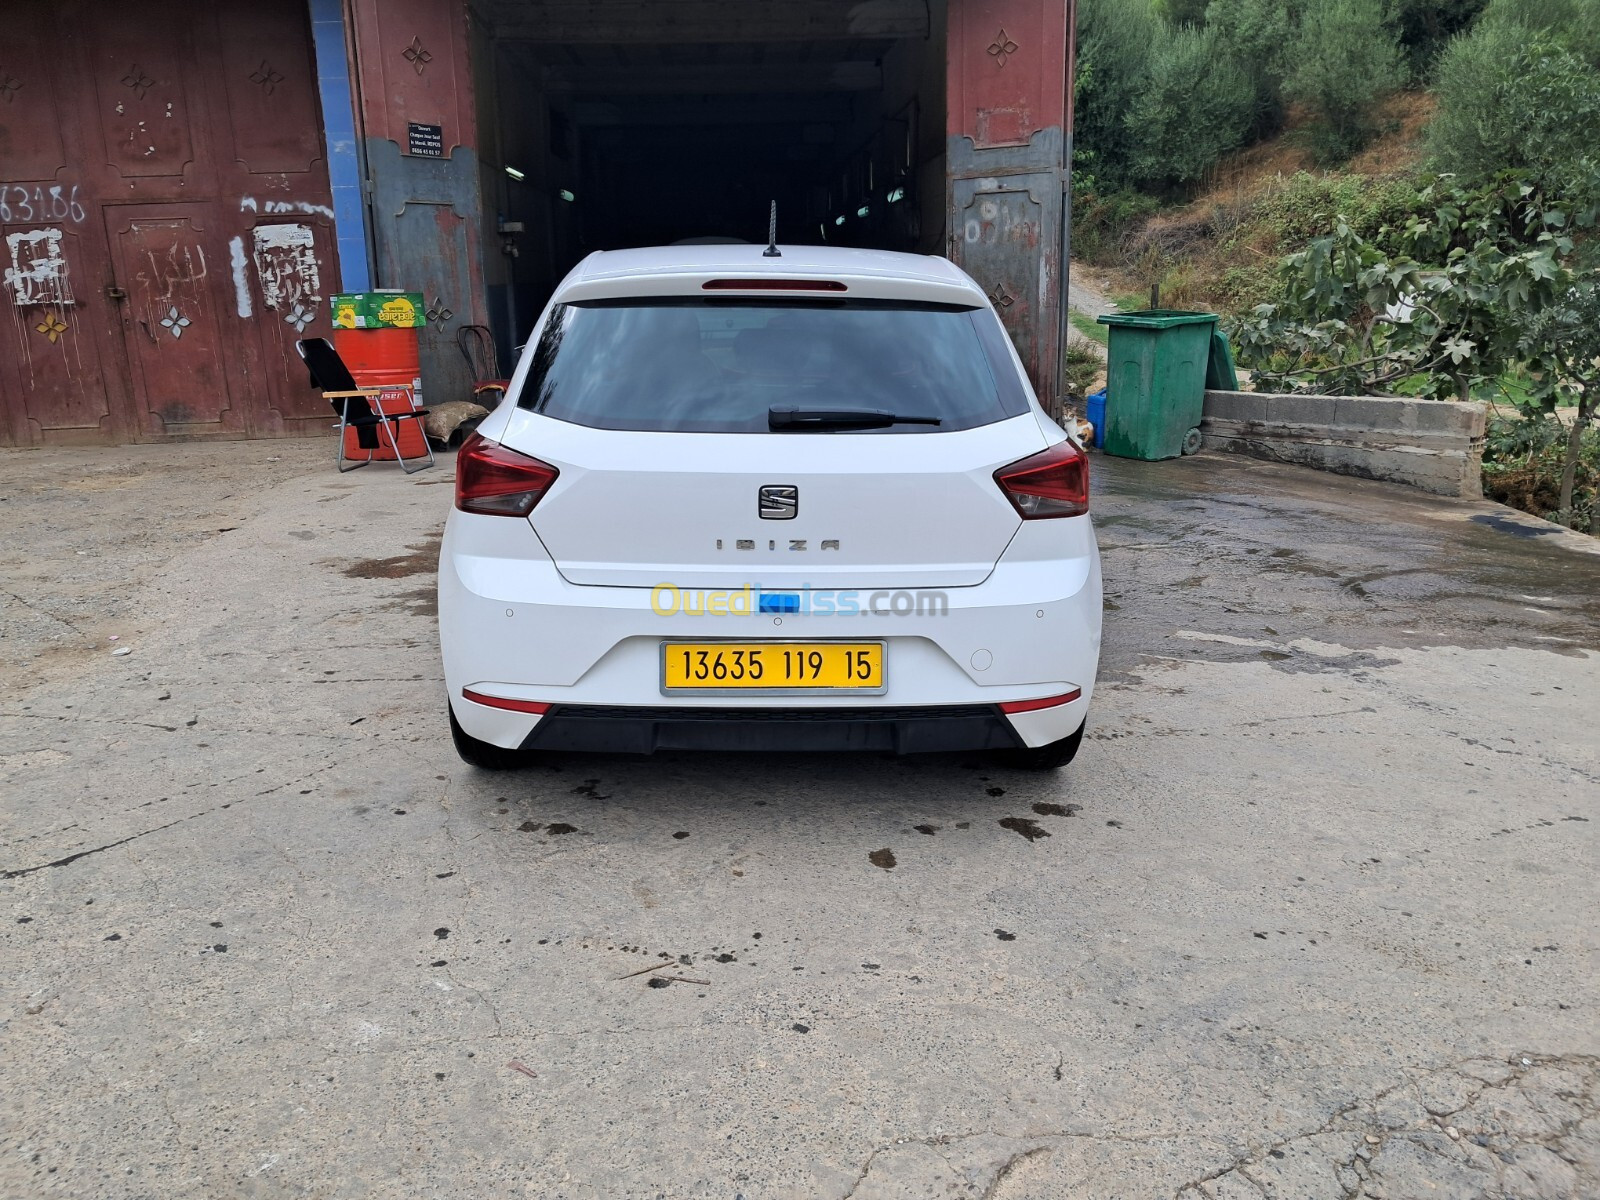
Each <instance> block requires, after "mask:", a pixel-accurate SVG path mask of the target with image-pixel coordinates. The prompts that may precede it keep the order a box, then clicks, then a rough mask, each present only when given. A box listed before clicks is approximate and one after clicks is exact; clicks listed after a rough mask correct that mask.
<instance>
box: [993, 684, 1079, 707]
mask: <svg viewBox="0 0 1600 1200" xmlns="http://www.w3.org/2000/svg"><path fill="white" fill-rule="evenodd" d="M1081 695H1083V689H1082V688H1073V689H1072V690H1071V691H1070V692H1067V693H1065V694H1064V695H1060V696H1041V697H1040V698H1039V699H1037V700H1002V701H1000V711H1001V712H1003V713H1025V712H1037V711H1038V710H1039V709H1041V708H1057V707H1059V706H1060V705H1063V704H1071V703H1072V702H1073V701H1074V700H1076V699H1077V698H1078V697H1079V696H1081Z"/></svg>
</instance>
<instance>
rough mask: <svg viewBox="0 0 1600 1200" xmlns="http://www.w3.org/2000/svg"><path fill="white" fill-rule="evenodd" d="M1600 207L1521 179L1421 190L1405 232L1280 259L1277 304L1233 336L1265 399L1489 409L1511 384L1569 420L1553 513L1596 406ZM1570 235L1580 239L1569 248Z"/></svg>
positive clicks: (1340, 223)
mask: <svg viewBox="0 0 1600 1200" xmlns="http://www.w3.org/2000/svg"><path fill="white" fill-rule="evenodd" d="M1597 219H1600V206H1595V205H1589V206H1587V207H1584V208H1581V209H1573V208H1571V207H1568V206H1566V205H1564V204H1562V203H1560V202H1558V201H1556V200H1554V199H1552V198H1551V197H1550V196H1549V195H1547V194H1546V193H1544V192H1543V191H1541V190H1540V188H1539V187H1538V185H1537V184H1536V183H1535V182H1533V181H1531V180H1529V179H1528V178H1526V177H1520V176H1516V175H1511V174H1504V175H1501V176H1499V177H1498V178H1497V179H1496V180H1495V181H1494V182H1493V183H1492V184H1491V185H1489V186H1480V187H1476V188H1468V187H1464V186H1462V185H1460V184H1457V183H1455V182H1454V181H1451V180H1448V179H1447V180H1444V181H1442V182H1440V183H1438V184H1436V185H1434V186H1431V187H1429V188H1426V189H1424V190H1423V191H1422V192H1421V193H1419V195H1418V199H1417V203H1416V205H1415V207H1414V208H1413V210H1412V211H1411V212H1410V213H1409V214H1408V215H1407V216H1406V217H1405V219H1404V220H1403V221H1399V222H1395V223H1392V224H1388V225H1385V226H1383V227H1382V228H1380V229H1379V230H1377V231H1376V232H1375V233H1372V234H1362V233H1359V232H1357V231H1356V230H1355V229H1353V228H1352V227H1351V226H1350V224H1349V223H1348V222H1346V221H1344V220H1342V219H1339V218H1336V219H1335V224H1334V230H1333V232H1332V233H1331V234H1328V235H1326V236H1324V237H1319V238H1315V239H1313V240H1312V241H1311V243H1310V244H1309V245H1308V246H1307V247H1306V249H1305V250H1303V251H1300V252H1298V253H1295V254H1291V255H1289V256H1288V257H1286V258H1285V259H1284V260H1283V264H1282V267H1281V270H1282V273H1283V277H1284V278H1283V283H1284V289H1283V290H1284V295H1285V297H1286V298H1285V300H1284V301H1283V302H1282V303H1281V304H1263V305H1260V306H1258V307H1257V308H1256V310H1255V311H1254V312H1253V313H1252V314H1250V315H1249V316H1248V317H1245V318H1243V319H1241V320H1239V321H1237V322H1234V323H1233V327H1232V330H1231V332H1232V334H1233V336H1234V339H1235V343H1236V346H1237V350H1238V355H1239V358H1240V361H1241V362H1242V363H1244V364H1245V365H1246V366H1249V367H1251V368H1252V369H1253V370H1254V371H1255V386H1256V387H1257V388H1259V389H1262V390H1308V391H1309V390H1315V391H1318V392H1327V393H1333V394H1342V395H1350V394H1355V395H1360V394H1363V393H1366V394H1372V393H1378V394H1381V393H1384V392H1391V391H1394V390H1396V389H1398V388H1400V387H1402V386H1403V388H1404V390H1405V391H1407V392H1408V393H1410V394H1414V395H1421V396H1426V397H1431V398H1435V399H1446V398H1458V399H1463V400H1465V399H1469V398H1472V397H1474V396H1480V397H1485V398H1495V397H1497V396H1499V395H1500V394H1501V393H1502V391H1503V384H1504V380H1505V379H1506V378H1508V377H1513V376H1514V377H1515V378H1517V379H1518V380H1519V381H1521V382H1522V383H1523V384H1524V385H1525V391H1523V392H1522V393H1521V394H1519V395H1518V396H1516V397H1515V402H1516V403H1518V404H1519V406H1521V407H1523V408H1525V409H1526V410H1527V412H1528V413H1529V414H1530V415H1534V416H1537V415H1539V414H1547V413H1550V412H1553V411H1554V410H1555V408H1556V406H1557V405H1558V404H1564V405H1575V406H1576V407H1577V409H1578V413H1577V422H1576V425H1575V427H1574V430H1575V431H1574V433H1573V435H1572V437H1571V438H1570V439H1569V444H1568V447H1567V453H1566V459H1565V465H1564V468H1563V476H1562V479H1563V482H1562V485H1561V495H1560V501H1561V502H1560V511H1561V513H1563V514H1566V516H1563V517H1562V519H1567V517H1569V516H1570V514H1571V509H1572V496H1573V479H1574V470H1575V468H1574V466H1573V464H1574V462H1575V461H1576V459H1577V456H1578V455H1579V451H1580V446H1581V443H1582V435H1583V432H1584V430H1585V429H1586V428H1587V426H1588V424H1589V423H1590V421H1591V419H1592V417H1593V415H1594V413H1595V410H1596V406H1597V402H1600V274H1597V273H1596V272H1595V271H1594V270H1593V269H1592V268H1589V267H1586V266H1585V265H1584V264H1583V262H1582V255H1583V251H1584V245H1583V243H1582V242H1581V241H1580V237H1583V236H1589V234H1590V231H1592V230H1593V229H1594V227H1595V225H1596V222H1597ZM1575 235H1576V236H1575Z"/></svg>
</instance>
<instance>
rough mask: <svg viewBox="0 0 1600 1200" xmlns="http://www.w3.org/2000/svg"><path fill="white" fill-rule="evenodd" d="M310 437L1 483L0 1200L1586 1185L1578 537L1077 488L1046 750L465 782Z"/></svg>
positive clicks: (651, 767) (376, 525)
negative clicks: (1087, 624)
mask: <svg viewBox="0 0 1600 1200" xmlns="http://www.w3.org/2000/svg"><path fill="white" fill-rule="evenodd" d="M321 449H322V448H321V447H320V446H312V445H310V444H307V443H274V444H268V443H250V444H235V445H231V446H227V447H215V446H172V447H151V448H130V449H123V450H116V451H104V450H100V451H48V452H44V451H41V452H24V453H11V454H7V455H6V456H5V458H4V462H5V465H6V486H5V488H4V489H0V492H3V495H4V499H3V500H0V513H4V515H5V519H6V522H7V528H8V530H10V531H12V534H13V536H11V537H10V538H8V539H7V544H6V546H5V548H4V551H3V553H0V588H3V589H5V594H4V595H0V602H3V603H4V608H3V609H0V621H3V622H4V623H3V625H0V632H3V634H4V638H3V640H0V654H3V656H4V662H5V665H6V668H7V671H8V684H7V687H6V688H5V691H4V698H3V704H0V794H3V795H4V797H5V801H4V804H3V805H0V872H3V875H4V878H3V880H0V898H3V906H4V909H5V915H3V916H0V935H3V937H4V943H3V944H4V961H5V962H6V964H7V968H8V969H7V970H6V972H5V973H4V976H3V990H0V1071H3V1074H4V1078H5V1080H6V1083H7V1086H6V1087H5V1088H4V1089H3V1091H0V1194H3V1195H28V1196H39V1197H45V1196H84V1197H89V1196H93V1197H169V1196H216V1195H228V1196H245V1197H291V1196H292V1197H313V1196H316V1197H320V1196H338V1197H367V1196H371V1197H390V1196H393V1197H401V1196H404V1197H413V1196H417V1195H437V1196H485V1195H517V1196H530V1197H534V1196H536V1197H600V1196H604V1197H657V1196H665V1197H701V1196H705V1197H726V1198H729V1200H732V1198H733V1197H737V1196H743V1197H745V1198H746V1200H757V1198H758V1197H805V1198H808V1200H809V1198H814V1197H844V1196H853V1197H856V1198H857V1200H864V1198H868V1197H873V1198H879V1200H881V1198H886V1197H913V1196H915V1197H928V1196H938V1195H960V1196H978V1195H983V1196H992V1197H1013V1198H1015V1197H1057V1196H1062V1197H1067V1196H1071V1197H1079V1196H1092V1197H1096V1198H1100V1197H1114V1196H1130V1197H1132V1196H1137V1197H1176V1198H1179V1200H1201V1198H1202V1197H1203V1198H1206V1200H1227V1198H1232V1197H1252V1198H1254V1197H1274V1198H1276V1197H1284V1198H1294V1200H1320V1198H1322V1197H1328V1198H1330V1200H1331V1198H1335V1197H1337V1198H1340V1200H1346V1198H1350V1197H1373V1198H1377V1197H1388V1198H1389V1200H1398V1198H1400V1197H1409V1196H1435V1197H1451V1198H1456V1197H1464V1198H1465V1197H1485V1198H1488V1197H1494V1198H1499V1197H1503V1196H1517V1197H1522V1198H1534V1197H1572V1198H1574V1200H1576V1198H1578V1197H1590V1196H1593V1195H1596V1194H1600V1125H1597V1118H1596V1115H1595V1112H1596V1109H1595V1103H1596V1094H1595V1089H1596V1086H1597V1083H1600V1058H1597V1055H1600V1044H1597V1043H1600V1037H1597V1035H1596V1029H1597V1022H1596V1000H1597V995H1596V992H1597V986H1596V971H1595V966H1594V954H1595V944H1594V942H1595V938H1594V923H1593V912H1594V908H1595V901H1596V900H1597V899H1600V895H1597V887H1596V883H1595V880H1596V877H1597V876H1596V866H1597V863H1596V854H1595V849H1596V841H1595V830H1596V822H1600V812H1596V809H1597V808H1600V805H1597V803H1596V800H1597V798H1600V748H1597V739H1596V737H1595V733H1594V715H1593V714H1594V704H1595V699H1596V696H1597V695H1600V672H1597V668H1596V664H1597V662H1600V659H1597V657H1596V653H1597V651H1600V608H1597V600H1596V598H1597V596H1600V555H1596V554H1594V553H1592V550H1593V546H1592V545H1591V544H1589V543H1588V542H1586V541H1583V540H1581V539H1576V538H1575V537H1573V536H1570V535H1566V534H1562V533H1559V532H1556V531H1553V527H1546V526H1542V525H1541V524H1540V523H1538V522H1534V521H1532V520H1531V519H1523V518H1520V517H1517V516H1516V515H1514V514H1509V513H1508V512H1507V510H1504V509H1499V508H1497V507H1495V506H1492V505H1464V504H1457V503H1453V502H1449V501H1440V500H1434V499H1431V498H1427V497H1421V496H1414V495H1411V494H1409V493H1407V492H1406V491H1404V490H1403V489H1399V488H1394V487H1388V486H1385V485H1379V484H1370V483H1365V482H1361V481H1353V480H1344V479H1339V478H1335V477H1329V476H1323V475H1317V474H1315V473H1311V472H1306V471H1300V470H1297V469H1294V468H1289V467H1281V466H1274V465H1270V464H1263V463H1255V462H1251V461H1248V460H1233V459H1227V458H1220V457H1212V456H1201V457H1199V458H1196V459H1191V460H1183V461H1180V462H1174V463H1164V464H1136V463H1125V462H1116V461H1110V460H1105V459H1101V458H1096V459H1095V478H1096V486H1097V489H1098V495H1097V498H1096V507H1095V511H1096V522H1097V526H1098V528H1099V530H1100V537H1101V542H1102V546H1103V549H1104V554H1105V568H1106V579H1107V599H1108V604H1107V610H1108V611H1107V626H1106V637H1107V641H1106V647H1105V661H1104V669H1103V672H1102V686H1101V689H1100V691H1099V692H1098V693H1097V695H1096V707H1095V711H1094V712H1093V713H1092V714H1091V728H1090V733H1089V737H1088V738H1087V739H1086V741H1085V745H1084V749H1083V751H1082V753H1081V755H1080V757H1079V759H1078V761H1077V762H1076V763H1074V764H1073V765H1072V766H1071V767H1069V768H1068V769H1066V770H1065V771H1063V772H1059V773H1056V774H1054V775H1046V776H1038V775H1026V774H1020V773H1016V772H1012V771H1008V770H1004V769H1000V768H996V767H993V766H991V765H990V764H988V763H987V762H985V761H983V760H981V759H979V758H976V757H970V756H964V755H957V756H948V757H933V758H925V759H911V760H901V761H897V760H892V759H886V758H879V757H876V756H867V757H859V758H858V757H848V756H817V757H808V756H775V757H767V756H763V757H741V756H735V755H707V756H689V755H677V756H663V757H661V758H658V759H654V760H630V759H623V758H580V757H571V758H566V759H559V760H555V761H552V762H550V763H548V764H546V765H544V766H542V767H540V768H538V769H536V770H533V771H530V772H527V773H523V774H519V775H514V776H491V775H483V774H479V773H476V772H473V771H471V770H469V769H467V768H466V767H464V766H463V765H462V764H461V763H459V762H458V761H457V760H456V759H455V757H454V754H453V753H452V751H451V749H450V746H449V741H448V736H447V734H446V732H445V729H444V722H443V713H442V696H441V695H440V688H441V683H440V679H439V668H438V662H437V657H436V650H435V646H434V629H433V613H432V599H431V570H432V564H433V557H434V555H435V554H436V552H437V544H438V542H437V535H438V532H439V529H440V527H441V524H442V519H443V516H444V513H445V511H446V508H447V506H448V503H449V487H448V484H449V481H450V464H449V462H448V460H446V461H445V462H444V463H443V464H442V466H441V468H440V469H438V470H435V471H430V472H424V473H422V474H421V475H418V476H414V477H411V478H405V477H402V476H401V475H400V474H399V473H398V472H397V471H392V470H391V471H387V472H385V471H383V470H382V469H380V468H373V469H370V470H365V471H362V472H358V473H357V474H355V475H351V476H345V477H340V476H337V475H336V474H334V472H333V471H332V469H331V468H330V467H327V466H326V465H325V463H324V457H323V455H322V454H321ZM269 458H276V459H277V461H276V462H268V461H267V460H268V459H269ZM1545 530H1551V531H1550V532H1545ZM113 635H114V636H115V638H116V640H115V641H112V640H110V639H111V638H112V637H113ZM119 649H126V650H128V651H129V652H128V653H127V654H122V655H118V654H115V653H114V651H116V650H119Z"/></svg>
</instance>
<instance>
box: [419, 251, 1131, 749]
mask: <svg viewBox="0 0 1600 1200" xmlns="http://www.w3.org/2000/svg"><path fill="white" fill-rule="evenodd" d="M456 470H457V474H456V503H455V510H454V511H453V512H451V514H450V520H449V523H448V524H447V525H446V527H445V538H444V546H443V550H442V554H441V558H440V562H439V640H440V646H441V649H442V651H443V655H444V672H445V684H446V687H447V688H448V691H449V707H450V726H451V732H452V734H453V735H454V738H455V745H456V749H457V750H458V751H459V752H460V754H461V756H462V758H464V759H465V760H466V761H467V762H469V763H472V764H475V765H477V766H480V767H485V768H490V769H500V768H507V767H514V766H517V765H519V764H520V763H521V762H523V761H525V760H526V759H527V758H528V756H529V755H530V754H531V753H532V752H537V751H546V750H548V751H573V750H579V751H582V750H597V751H622V752H635V753H645V754H648V753H651V752H653V751H655V750H657V749H667V748H672V749H708V750H880V751H893V752H897V753H907V752H914V751H933V750H992V751H998V752H1001V754H1002V755H1003V757H1005V758H1007V759H1008V760H1010V761H1011V762H1013V763H1015V764H1017V765H1021V766H1033V767H1041V768H1048V767H1056V766H1061V765H1063V764H1065V763H1067V762H1069V761H1070V760H1071V759H1072V757H1073V755H1074V754H1075V753H1076V751H1077V748H1078V744H1079V741H1080V740H1081V738H1082V736H1083V728H1084V717H1085V715H1086V713H1087V711H1088V707H1089V700H1090V696H1091V693H1092V692H1093V689H1094V680H1095V670H1096V667H1097V665H1098V661H1099V654H1100V613H1101V592H1100V557H1099V550H1098V548H1097V546H1096V544H1095V536H1094V530H1093V528H1092V526H1091V525H1090V521H1089V516H1088V509H1089V471H1088V462H1087V460H1086V458H1085V456H1084V453H1083V451H1082V449H1081V448H1080V447H1079V446H1078V445H1077V444H1076V443H1075V442H1073V441H1072V440H1070V439H1069V438H1068V437H1067V436H1066V435H1065V434H1064V433H1062V431H1061V430H1060V429H1059V428H1058V427H1057V426H1056V425H1055V424H1054V423H1053V422H1051V420H1050V419H1049V418H1048V417H1047V416H1046V415H1045V413H1044V412H1043V410H1041V409H1040V407H1039V405H1038V402H1037V401H1036V400H1035V398H1034V396H1033V392H1032V390H1031V389H1030V387H1029V385H1028V381H1027V378H1026V376H1025V375H1024V373H1023V369H1022V364H1021V361H1020V360H1019V359H1018V357H1017V354H1016V352H1015V351H1014V350H1013V348H1012V346H1011V342H1010V339H1009V338H1008V337H1007V335H1006V333H1005V331H1004V329H1003V328H1002V327H1001V325H1000V322H999V319H998V318H997V317H996V315H995V313H994V310H993V309H992V308H991V306H990V304H989V301H988V299H987V298H986V297H985V296H984V294H983V292H982V290H981V289H980V288H979V287H978V286H977V284H975V283H974V282H973V281H972V280H971V279H970V278H969V277H968V276H966V275H965V274H963V273H962V272H961V271H960V270H958V269H957V268H956V267H954V266H953V265H951V264H950V263H949V262H947V261H945V260H944V259H942V258H924V257H918V256H914V255H907V254H890V253H880V252H874V251H863V250H838V249H827V248H808V247H784V248H782V250H781V253H780V254H778V255H776V256H774V255H772V254H771V253H770V252H764V251H763V250H762V249H761V248H760V247H759V246H686V247H664V248H657V249H645V250H627V251H617V252H610V253H598V254H592V255H590V256H589V257H588V258H586V259H585V260H584V261H583V262H582V263H580V264H579V265H578V267H577V268H576V269H575V270H574V271H573V272H572V274H571V275H569V276H568V277H567V278H566V279H565V280H564V281H563V282H562V284H561V285H560V287H558V288H557V289H556V292H555V294H554V296H553V297H552V298H551V301H550V305H549V307H548V308H547V309H546V310H545V312H544V314H543V315H542V316H541V317H540V320H539V324H538V326H537V327H536V336H535V338H534V340H533V341H531V342H530V343H529V345H528V347H527V349H526V351H525V352H524V353H523V355H522V359H521V361H520V362H519V363H518V365H517V369H516V373H515V375H514V376H513V378H512V380H511V385H510V388H509V390H508V391H507V393H506V396H505V399H504V401H503V402H502V403H501V405H500V407H499V408H498V409H497V410H496V411H495V412H494V413H492V414H491V415H490V416H489V417H488V418H486V419H485V420H484V422H483V424H482V425H481V426H480V427H479V429H478V431H477V433H476V434H474V435H473V436H472V437H470V438H469V439H468V441H467V442H466V444H464V445H463V446H462V448H461V452H460V455H459V457H458V459H457V465H456Z"/></svg>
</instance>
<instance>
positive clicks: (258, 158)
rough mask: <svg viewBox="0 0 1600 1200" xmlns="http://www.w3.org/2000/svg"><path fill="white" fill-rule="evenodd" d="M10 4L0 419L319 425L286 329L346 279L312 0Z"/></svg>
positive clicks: (151, 428)
mask: <svg viewBox="0 0 1600 1200" xmlns="http://www.w3.org/2000/svg"><path fill="white" fill-rule="evenodd" d="M5 24H6V36H5V41H4V43H3V44H0V186H4V188H5V190H4V192H0V227H3V232H4V234H5V241H4V243H3V244H0V268H3V269H4V272H5V281H6V287H5V289H4V291H3V292H0V304H4V305H6V307H8V308H10V309H11V310H12V318H13V319H12V320H11V321H10V322H9V323H5V324H6V325H8V326H9V327H0V388H3V395H0V440H4V441H7V442H10V443H13V444H18V443H21V444H26V443H37V442H54V441H71V440H83V439H85V438H91V439H97V440H129V439H141V440H142V439H162V438H170V437H195V436H212V435H218V436H232V437H238V436H241V435H245V434H252V433H256V434H263V433H264V434H271V433H284V432H298V431H310V430H312V429H319V428H321V427H322V426H324V425H325V424H326V419H327V410H326V405H325V404H324V403H323V402H322V401H321V400H320V399H319V398H318V397H317V394H316V393H315V392H313V391H312V390H311V389H310V387H309V386H308V384H307V380H306V376H305V372H304V370H303V368H301V367H300V363H299V360H298V358H297V357H296V356H295V355H294V350H293V341H294V339H295V338H296V337H299V336H314V335H326V334H327V333H328V332H329V322H328V318H327V309H328V305H327V303H326V298H327V296H328V294H330V293H331V292H332V291H334V290H337V288H338V276H337V266H336V262H335V259H334V238H333V235H332V208H331V199H330V189H329V186H328V175H327V168H326V163H325V161H324V157H323V149H322V145H323V143H322V133H321V124H320V111H321V110H320V106H319V103H318V94H317V79H316V66H315V62H314V59H313V55H312V49H311V29H310V18H309V13H308V11H307V7H306V4H305V2H304V0H253V3H251V4H250V5H232V4H229V5H193V4H187V3H182V2H181V0H118V3H117V4H114V5H113V4H104V3H97V2H95V0H61V2H59V3H48V4H47V3H44V2H43V0H11V2H10V3H9V4H8V7H7V15H6V22H5ZM7 201H9V204H7V203H6V202H7ZM24 201H26V202H27V204H31V205H32V206H33V208H34V210H35V212H34V213H33V214H29V213H27V212H26V211H25V207H26V206H25V204H24ZM45 210H48V211H45ZM37 216H43V217H45V218H47V219H43V220H37V219H33V218H34V217H37ZM49 231H55V234H56V235H58V236H49V237H47V236H45V235H46V234H47V233H48V232H49ZM12 234H17V235H18V240H17V241H16V242H15V244H13V242H12V239H11V235H12ZM63 288H64V291H63V290H62V289H63ZM52 289H54V290H52ZM124 296H125V298H121V297H124ZM164 322H165V323H164ZM174 330H176V331H177V332H176V333H174Z"/></svg>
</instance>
